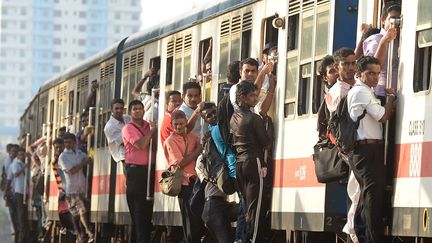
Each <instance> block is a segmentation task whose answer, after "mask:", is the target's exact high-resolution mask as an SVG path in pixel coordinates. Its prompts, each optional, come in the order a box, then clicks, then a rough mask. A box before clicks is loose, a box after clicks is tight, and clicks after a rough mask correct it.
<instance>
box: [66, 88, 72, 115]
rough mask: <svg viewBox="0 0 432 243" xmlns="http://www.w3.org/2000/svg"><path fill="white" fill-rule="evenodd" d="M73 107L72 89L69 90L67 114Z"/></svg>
mask: <svg viewBox="0 0 432 243" xmlns="http://www.w3.org/2000/svg"><path fill="white" fill-rule="evenodd" d="M73 107H74V91H69V107H68V108H69V109H68V111H67V113H68V115H70V114H73V111H74V109H73Z"/></svg>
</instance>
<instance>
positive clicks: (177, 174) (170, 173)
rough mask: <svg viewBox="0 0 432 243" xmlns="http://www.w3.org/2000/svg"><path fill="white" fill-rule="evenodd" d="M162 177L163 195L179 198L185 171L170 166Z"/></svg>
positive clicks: (160, 182)
mask: <svg viewBox="0 0 432 243" xmlns="http://www.w3.org/2000/svg"><path fill="white" fill-rule="evenodd" d="M161 177H162V179H160V181H159V185H160V188H161V191H162V193H163V194H165V195H167V196H171V197H176V196H178V195H179V194H180V191H181V185H182V184H181V182H182V179H183V169H182V168H181V167H180V166H170V167H169V168H168V169H167V170H166V171H164V172H162V175H161Z"/></svg>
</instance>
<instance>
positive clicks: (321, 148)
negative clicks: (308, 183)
mask: <svg viewBox="0 0 432 243" xmlns="http://www.w3.org/2000/svg"><path fill="white" fill-rule="evenodd" d="M313 160H314V163H315V175H316V177H317V180H318V182H320V183H329V182H334V181H339V180H341V179H344V178H347V177H348V173H349V166H348V164H347V163H346V162H345V161H344V159H342V158H341V157H340V156H339V151H338V148H337V146H335V145H334V144H332V143H331V142H330V141H328V140H324V141H321V142H318V143H317V144H316V145H315V146H314V154H313Z"/></svg>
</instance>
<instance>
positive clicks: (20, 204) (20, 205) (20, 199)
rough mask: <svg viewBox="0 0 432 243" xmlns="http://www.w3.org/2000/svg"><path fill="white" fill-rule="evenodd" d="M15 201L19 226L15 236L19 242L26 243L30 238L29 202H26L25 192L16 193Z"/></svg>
mask: <svg viewBox="0 0 432 243" xmlns="http://www.w3.org/2000/svg"><path fill="white" fill-rule="evenodd" d="M14 196H15V203H16V208H17V219H18V228H17V232H15V234H16V235H15V238H16V239H17V242H18V243H24V242H27V240H28V232H29V228H28V212H27V204H24V194H21V193H15V194H14Z"/></svg>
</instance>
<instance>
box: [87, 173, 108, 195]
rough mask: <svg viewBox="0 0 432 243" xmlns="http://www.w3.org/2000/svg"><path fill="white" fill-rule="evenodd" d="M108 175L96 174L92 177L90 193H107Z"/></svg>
mask: <svg viewBox="0 0 432 243" xmlns="http://www.w3.org/2000/svg"><path fill="white" fill-rule="evenodd" d="M109 190H110V175H98V176H93V178H92V193H91V194H92V195H103V194H109Z"/></svg>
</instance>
